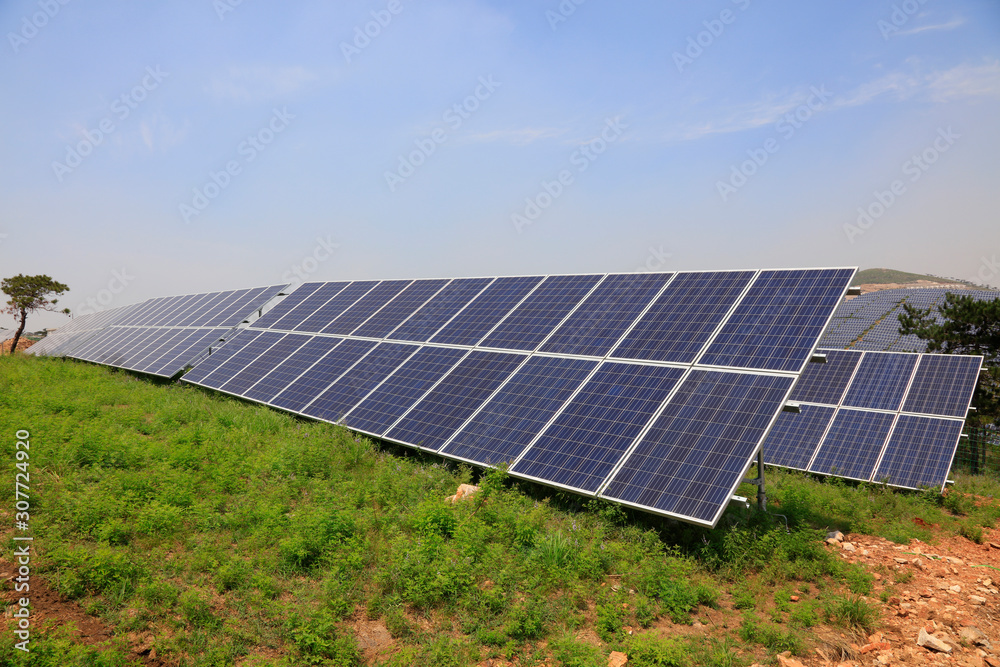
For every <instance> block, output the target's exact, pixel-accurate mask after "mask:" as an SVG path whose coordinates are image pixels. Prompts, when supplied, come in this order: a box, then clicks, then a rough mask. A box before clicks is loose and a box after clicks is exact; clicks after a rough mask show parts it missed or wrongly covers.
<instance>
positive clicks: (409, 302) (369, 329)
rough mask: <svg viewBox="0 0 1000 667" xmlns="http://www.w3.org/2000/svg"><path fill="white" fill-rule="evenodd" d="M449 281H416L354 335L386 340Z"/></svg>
mask: <svg viewBox="0 0 1000 667" xmlns="http://www.w3.org/2000/svg"><path fill="white" fill-rule="evenodd" d="M447 282H448V281H447V280H415V281H413V282H412V283H411V284H410V286H409V287H407V288H406V289H405V290H403V291H402V292H400V293H399V294H398V295H397V296H396V298H395V299H393V300H392V301H390V302H389V303H388V304H387V305H386V306H385V308H383V309H382V310H380V311H378V312H377V313H375V314H374V315H372V316H371V318H370V319H369V320H368V321H367V322H365V323H364V324H363V325H362V326H360V327H359V328H358V329H356V330H355V331H354V332H353V334H352V335H354V336H366V337H368V338H385V337H386V336H388V335H389V332H390V331H392V330H393V329H395V328H396V327H397V326H399V323H400V322H402V321H403V320H405V319H406V318H408V317H409V316H410V315H412V314H413V313H414V312H416V310H417V309H418V308H420V307H421V306H422V305H424V302H426V301H427V300H428V299H430V298H431V297H432V296H434V295H435V294H437V292H438V291H439V290H440V289H441V288H442V287H444V286H445V284H446V283H447Z"/></svg>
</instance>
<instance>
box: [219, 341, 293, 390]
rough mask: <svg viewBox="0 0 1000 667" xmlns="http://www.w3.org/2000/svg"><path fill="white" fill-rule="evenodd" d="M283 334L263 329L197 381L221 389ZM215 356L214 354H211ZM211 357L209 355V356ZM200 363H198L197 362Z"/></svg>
mask: <svg viewBox="0 0 1000 667" xmlns="http://www.w3.org/2000/svg"><path fill="white" fill-rule="evenodd" d="M283 337H284V336H283V334H280V333H277V332H274V331H265V332H263V333H261V334H260V335H259V336H257V337H256V338H254V339H253V340H252V341H248V342H247V343H246V344H245V345H243V346H242V347H241V348H240V349H239V350H237V351H235V352H233V353H232V354H231V356H230V357H229V358H228V359H227V360H226V361H225V362H223V363H221V364H219V366H218V368H216V369H215V370H214V371H213V372H212V373H211V374H209V375H207V376H206V377H205V378H203V379H202V380H200V381H199V384H201V385H203V386H205V387H212V388H213V389H222V387H224V386H225V385H226V384H227V383H228V382H229V381H230V380H232V379H233V377H234V376H235V375H237V374H238V373H240V372H241V371H242V370H243V369H244V368H246V367H247V366H248V365H249V364H251V363H252V362H253V361H254V360H255V359H256V358H257V357H259V356H260V355H261V354H263V353H264V352H266V351H267V350H268V349H269V348H270V347H271V346H272V345H274V344H275V343H277V342H278V341H279V340H281V339H282V338H283ZM212 356H215V355H212ZM209 358H211V357H209ZM199 365H200V364H199Z"/></svg>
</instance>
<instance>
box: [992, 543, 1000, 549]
mask: <svg viewBox="0 0 1000 667" xmlns="http://www.w3.org/2000/svg"><path fill="white" fill-rule="evenodd" d="M990 546H991V547H993V548H994V549H1000V544H997V543H996V542H990Z"/></svg>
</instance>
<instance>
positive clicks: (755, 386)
mask: <svg viewBox="0 0 1000 667" xmlns="http://www.w3.org/2000/svg"><path fill="white" fill-rule="evenodd" d="M793 381H794V380H793V378H790V377H784V376H774V375H755V374H750V373H717V372H713V371H703V370H697V369H696V370H693V371H691V373H690V374H689V375H688V376H687V377H686V378H685V379H684V382H683V383H682V384H681V386H680V388H679V389H678V390H677V393H676V394H675V395H674V396H673V397H671V399H670V401H669V402H668V403H667V406H666V407H665V408H664V410H663V414H661V415H660V416H659V417H658V418H657V420H656V422H655V423H654V424H653V427H652V428H651V429H650V430H649V431H648V432H647V433H646V435H644V436H643V437H642V440H641V441H640V442H639V444H638V446H637V447H636V448H635V450H634V451H633V452H632V454H631V455H630V456H629V457H628V458H627V459H626V461H625V463H624V465H623V466H622V467H621V469H620V470H619V471H618V473H617V474H616V475H615V476H614V479H612V481H611V483H610V484H609V485H608V487H607V489H605V491H604V492H603V493H602V494H601V495H602V497H605V498H612V499H615V500H620V501H622V502H625V503H630V504H634V505H639V506H643V507H653V508H656V509H658V510H660V511H661V512H666V513H669V514H676V515H680V516H685V517H693V518H694V519H697V520H700V521H702V522H704V523H707V524H711V525H714V524H715V521H716V519H717V518H718V516H719V515H721V513H722V511H723V510H724V509H725V508H726V506H727V505H728V504H729V499H730V497H732V494H733V492H734V491H735V490H736V487H737V486H738V485H739V483H740V481H741V479H742V477H743V474H744V473H745V472H746V469H747V468H748V467H749V461H750V458H751V457H752V456H753V454H754V452H756V451H757V446H758V444H759V443H760V441H761V438H763V436H764V433H765V431H766V430H767V427H768V426H769V425H770V424H771V421H772V419H773V418H774V413H775V410H776V408H778V407H780V406H781V404H782V402H783V400H784V398H785V396H786V395H787V393H788V390H789V389H790V388H791V386H792V382H793Z"/></svg>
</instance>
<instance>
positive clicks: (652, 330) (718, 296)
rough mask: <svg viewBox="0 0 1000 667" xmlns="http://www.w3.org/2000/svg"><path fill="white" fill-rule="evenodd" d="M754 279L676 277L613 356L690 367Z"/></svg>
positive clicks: (746, 275)
mask: <svg viewBox="0 0 1000 667" xmlns="http://www.w3.org/2000/svg"><path fill="white" fill-rule="evenodd" d="M753 276H754V272H753V271H718V272H706V273H678V274H677V277H676V278H675V279H674V281H673V282H671V283H670V284H669V285H667V288H666V289H665V290H664V291H663V294H661V295H660V296H659V298H657V299H656V302H655V303H654V304H653V306H652V307H651V308H650V309H649V311H648V312H647V313H646V314H645V315H643V317H642V319H641V320H639V322H638V324H636V326H635V328H634V329H632V331H630V332H629V334H628V335H627V336H626V337H625V340H623V341H622V342H621V344H620V345H619V346H618V347H617V348H615V350H614V352H612V354H611V356H612V357H616V358H618V359H644V360H649V361H675V362H679V363H691V362H692V361H694V359H695V357H696V356H697V355H698V352H700V351H701V349H702V348H703V347H704V345H705V343H706V342H708V339H709V338H710V337H711V335H712V332H713V331H715V330H716V328H718V326H719V324H720V323H721V322H722V320H723V318H725V316H726V313H728V312H729V311H730V309H731V308H732V307H733V304H735V303H736V301H737V300H738V299H739V297H740V294H742V293H743V290H744V289H746V286H747V285H748V284H749V283H750V280H751V279H753Z"/></svg>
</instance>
